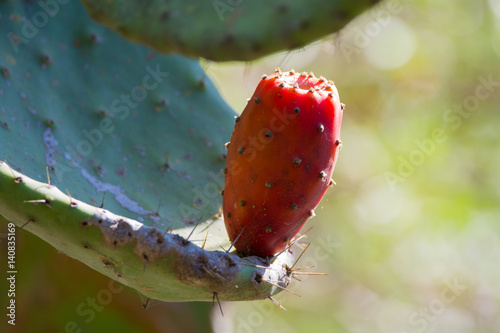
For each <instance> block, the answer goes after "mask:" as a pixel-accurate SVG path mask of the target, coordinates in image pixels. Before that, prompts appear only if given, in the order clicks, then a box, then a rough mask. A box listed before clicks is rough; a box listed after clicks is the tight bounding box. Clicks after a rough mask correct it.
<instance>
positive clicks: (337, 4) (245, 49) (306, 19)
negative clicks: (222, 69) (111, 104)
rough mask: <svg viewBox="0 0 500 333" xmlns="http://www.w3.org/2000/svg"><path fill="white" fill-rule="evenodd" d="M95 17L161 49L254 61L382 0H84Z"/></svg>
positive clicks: (305, 40)
mask: <svg viewBox="0 0 500 333" xmlns="http://www.w3.org/2000/svg"><path fill="white" fill-rule="evenodd" d="M82 2H83V3H84V4H85V5H86V7H87V8H88V10H89V12H90V13H91V15H92V17H93V18H94V19H96V20H97V21H99V22H102V23H103V24H106V25H108V26H109V27H111V28H113V29H114V30H116V31H118V32H119V33H121V34H123V35H124V36H126V37H127V38H130V39H132V40H135V41H139V42H142V43H146V44H148V45H150V46H152V47H154V48H155V49H157V50H159V51H162V52H179V53H183V54H186V55H189V56H193V57H203V58H206V59H210V60H215V61H229V60H245V61H248V60H254V59H257V58H259V57H262V56H265V55H267V54H269V53H272V52H277V51H282V50H291V49H295V48H299V47H302V46H305V45H307V44H309V43H311V42H313V41H315V40H317V39H319V38H321V37H323V36H325V35H328V34H330V33H333V32H335V31H338V30H339V29H341V28H342V27H344V26H345V25H346V24H347V23H348V22H349V21H350V20H351V19H353V18H354V17H355V16H357V15H359V14H360V13H362V12H363V11H364V10H366V9H367V8H368V7H369V6H371V5H373V4H375V3H377V2H379V0H357V1H323V0H312V1H282V0H271V1H269V0H252V1H248V0H247V1H243V0H238V1H230V0H213V1H212V0H210V1H203V0H185V1H180V0H178V1H163V0H150V1H143V2H140V1H127V0H115V1H100V0H82Z"/></svg>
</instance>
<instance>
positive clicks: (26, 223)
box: [19, 218, 35, 230]
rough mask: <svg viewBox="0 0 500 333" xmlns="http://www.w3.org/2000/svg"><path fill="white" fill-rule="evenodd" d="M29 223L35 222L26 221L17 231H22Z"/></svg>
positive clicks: (31, 220)
mask: <svg viewBox="0 0 500 333" xmlns="http://www.w3.org/2000/svg"><path fill="white" fill-rule="evenodd" d="M30 222H35V220H33V219H32V218H30V219H28V221H26V222H25V223H24V224H23V225H22V226H20V227H19V230H21V229H23V228H24V227H25V226H26V225H28V223H30Z"/></svg>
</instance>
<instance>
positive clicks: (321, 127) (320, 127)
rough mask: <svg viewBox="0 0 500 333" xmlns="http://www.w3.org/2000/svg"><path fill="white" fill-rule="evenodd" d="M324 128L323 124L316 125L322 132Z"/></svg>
mask: <svg viewBox="0 0 500 333" xmlns="http://www.w3.org/2000/svg"><path fill="white" fill-rule="evenodd" d="M324 130H325V126H323V124H320V125H318V131H320V132H323V131H324Z"/></svg>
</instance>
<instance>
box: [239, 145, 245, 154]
mask: <svg viewBox="0 0 500 333" xmlns="http://www.w3.org/2000/svg"><path fill="white" fill-rule="evenodd" d="M244 152H245V148H243V147H240V148H238V154H240V155H241V154H243V153H244Z"/></svg>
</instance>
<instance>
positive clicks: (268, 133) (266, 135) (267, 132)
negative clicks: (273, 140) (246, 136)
mask: <svg viewBox="0 0 500 333" xmlns="http://www.w3.org/2000/svg"><path fill="white" fill-rule="evenodd" d="M264 136H265V137H266V138H268V139H269V138H270V137H272V136H273V132H271V131H266V132H265V133H264Z"/></svg>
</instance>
